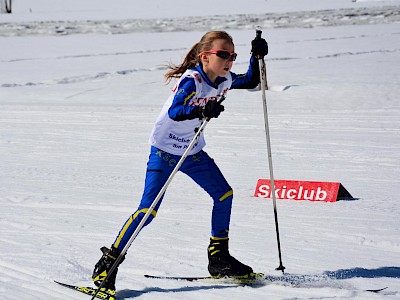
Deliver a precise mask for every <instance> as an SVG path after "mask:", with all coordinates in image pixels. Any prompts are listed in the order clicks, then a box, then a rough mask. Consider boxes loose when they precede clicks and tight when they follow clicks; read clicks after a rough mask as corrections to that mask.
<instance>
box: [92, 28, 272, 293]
mask: <svg viewBox="0 0 400 300" xmlns="http://www.w3.org/2000/svg"><path fill="white" fill-rule="evenodd" d="M234 51H235V46H234V43H233V40H232V37H231V36H230V35H229V34H228V33H226V32H224V31H211V32H208V33H206V34H205V35H204V36H203V37H202V38H201V40H200V41H199V42H197V43H196V44H195V45H193V47H192V48H191V49H190V51H189V52H188V53H187V55H186V57H185V59H184V61H183V62H182V64H181V65H179V66H170V71H169V72H167V73H166V75H165V77H166V80H167V82H168V81H170V80H171V79H172V78H179V79H178V81H177V83H176V84H175V87H174V88H173V90H172V94H171V95H170V97H169V98H168V100H167V101H166V103H165V104H164V107H163V108H162V110H161V113H160V115H159V117H158V119H157V121H156V123H155V125H154V127H153V130H152V132H151V136H150V144H151V150H150V156H149V161H148V163H147V170H146V179H145V187H144V192H143V196H142V199H141V202H140V204H139V207H138V209H137V210H136V212H135V213H134V214H132V215H131V216H130V217H129V218H128V220H127V221H126V222H125V224H124V225H123V226H122V228H121V230H120V232H119V234H118V235H117V237H116V239H115V241H114V243H113V244H112V246H111V247H110V249H108V248H106V247H102V248H101V250H102V252H103V255H102V257H101V258H100V260H99V261H98V263H97V264H96V266H95V268H94V271H93V276H92V279H93V281H94V283H95V284H96V285H97V286H100V285H101V284H102V281H103V280H104V279H105V278H106V276H107V272H108V271H109V270H110V269H111V267H112V265H113V263H114V262H115V260H116V258H117V257H118V255H119V254H120V253H121V251H122V249H123V248H124V247H125V245H126V244H127V242H128V241H129V239H130V237H131V236H132V234H133V232H134V231H135V229H136V228H137V226H138V224H139V223H140V221H141V220H142V218H143V216H144V215H145V214H146V212H147V211H148V209H149V207H150V206H151V204H152V203H153V201H154V199H155V198H156V196H157V195H158V193H159V191H160V190H161V189H162V187H163V185H164V183H165V182H166V180H167V179H168V177H169V175H170V174H171V172H172V171H173V169H174V167H175V165H176V163H177V162H178V161H179V159H180V157H181V156H182V154H183V153H184V152H185V149H186V148H187V146H188V145H189V143H190V142H191V141H192V139H193V137H194V135H195V130H196V129H197V128H199V127H200V126H201V123H202V120H203V119H204V118H218V116H219V115H220V113H221V112H222V111H224V106H223V105H221V104H220V103H219V102H217V101H216V100H217V99H218V98H219V97H220V96H221V95H225V94H226V93H227V92H228V90H229V89H251V88H255V87H256V86H257V85H258V84H259V82H260V73H259V68H258V61H257V59H256V58H255V57H256V56H257V57H264V56H265V55H266V54H267V53H268V44H267V42H266V41H265V40H264V39H261V38H256V39H254V40H253V41H252V51H251V53H252V56H251V58H250V66H249V68H248V70H247V72H246V73H245V74H235V73H233V72H231V71H230V70H231V68H232V64H233V62H234V61H235V59H236V56H237V55H236V53H235V52H234ZM204 146H205V140H204V136H203V133H201V135H200V137H199V139H198V142H197V143H196V144H195V146H194V147H193V149H192V150H191V151H190V153H189V155H188V157H187V158H186V159H185V161H184V162H183V164H182V166H181V168H180V169H179V170H180V171H181V172H183V173H185V174H187V175H188V176H189V177H190V178H192V179H193V180H194V181H195V182H196V183H197V184H198V185H200V186H201V187H202V188H203V189H204V190H205V191H206V192H207V193H208V194H209V195H210V196H211V198H212V199H213V203H214V204H213V210H212V220H211V221H212V222H211V238H210V244H209V246H208V259H209V264H208V270H209V273H210V274H211V275H212V276H234V277H247V276H251V274H252V272H253V270H252V268H251V267H249V266H247V265H245V264H243V263H241V262H240V261H238V260H237V259H235V258H234V257H232V256H231V255H230V253H229V250H228V240H229V238H228V234H229V223H230V216H231V207H232V199H233V191H232V188H231V187H230V186H229V184H228V183H227V181H226V180H225V178H224V176H223V175H222V173H221V171H220V170H219V168H218V167H217V165H216V163H215V162H214V160H213V159H212V158H211V157H210V156H208V154H207V153H206V152H205V151H203V150H202V149H203V147H204ZM161 201H162V199H161V200H160V201H159V202H158V204H157V205H156V207H155V209H154V210H153V211H152V213H151V216H150V217H149V219H148V220H147V221H146V223H145V225H148V224H149V223H150V222H151V221H152V219H153V218H154V217H155V216H156V214H157V211H158V209H159V207H160V204H161ZM124 259H125V257H124V258H123V259H122V260H121V261H120V263H121V262H122V261H123V260H124ZM117 270H118V269H115V271H114V272H113V274H111V275H110V277H109V278H108V279H107V282H106V283H105V284H104V285H103V287H105V288H107V289H112V290H115V279H116V275H117Z"/></svg>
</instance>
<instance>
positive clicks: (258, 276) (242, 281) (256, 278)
mask: <svg viewBox="0 0 400 300" xmlns="http://www.w3.org/2000/svg"><path fill="white" fill-rule="evenodd" d="M144 277H146V278H152V279H167V280H177V281H190V282H193V281H196V282H207V283H222V284H238V285H249V286H254V285H262V284H266V283H269V281H268V280H266V279H265V278H264V274H263V273H254V274H252V276H250V277H227V276H225V277H214V276H193V277H192V276H157V275H148V274H146V275H144Z"/></svg>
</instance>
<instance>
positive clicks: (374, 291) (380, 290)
mask: <svg viewBox="0 0 400 300" xmlns="http://www.w3.org/2000/svg"><path fill="white" fill-rule="evenodd" d="M387 288H388V287H384V288H380V289H372V290H365V291H366V292H372V293H379V292H382V291H384V290H386V289H387Z"/></svg>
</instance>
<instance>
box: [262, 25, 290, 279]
mask: <svg viewBox="0 0 400 300" xmlns="http://www.w3.org/2000/svg"><path fill="white" fill-rule="evenodd" d="M261 34H262V31H261V27H259V26H258V27H257V28H256V39H261ZM257 58H258V64H259V68H260V79H261V93H262V100H263V108H264V124H265V134H266V139H267V148H268V164H269V175H270V181H271V193H272V202H273V205H274V217H275V230H276V240H277V243H278V255H279V267H277V268H276V269H275V270H277V271H282V273H284V272H285V267H284V266H283V264H282V253H281V242H280V238H279V225H278V210H277V207H276V195H275V180H274V171H273V168H272V151H271V138H270V134H269V124H268V109H267V97H266V95H265V89H266V88H267V78H266V68H265V61H264V57H261V56H257Z"/></svg>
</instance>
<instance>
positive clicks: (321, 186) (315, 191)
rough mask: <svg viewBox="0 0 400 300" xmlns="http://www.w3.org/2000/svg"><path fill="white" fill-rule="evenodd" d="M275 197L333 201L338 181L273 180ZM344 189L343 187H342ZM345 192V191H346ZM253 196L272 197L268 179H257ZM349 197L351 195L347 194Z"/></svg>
mask: <svg viewBox="0 0 400 300" xmlns="http://www.w3.org/2000/svg"><path fill="white" fill-rule="evenodd" d="M274 184H275V196H276V199H287V200H309V201H321V202H335V201H336V200H337V199H338V191H339V187H342V186H341V184H340V183H339V182H318V181H298V180H274ZM343 189H344V188H343ZM346 192H347V191H346ZM254 196H255V197H261V198H272V196H271V183H270V180H269V179H259V180H258V182H257V187H256V190H255V192H254ZM349 196H350V197H351V195H350V194H349Z"/></svg>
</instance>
